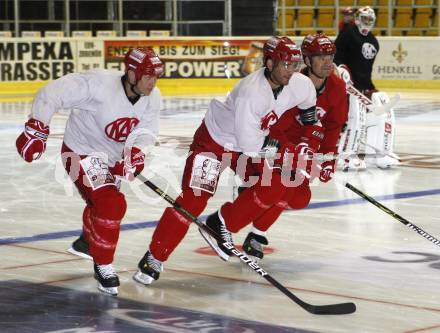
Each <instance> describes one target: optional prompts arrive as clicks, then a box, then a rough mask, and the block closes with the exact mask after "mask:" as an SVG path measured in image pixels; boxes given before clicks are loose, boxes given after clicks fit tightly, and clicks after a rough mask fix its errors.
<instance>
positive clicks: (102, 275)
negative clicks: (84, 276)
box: [93, 264, 119, 296]
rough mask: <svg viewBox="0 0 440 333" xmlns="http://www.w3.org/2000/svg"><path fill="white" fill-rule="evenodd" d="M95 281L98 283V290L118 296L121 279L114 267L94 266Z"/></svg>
mask: <svg viewBox="0 0 440 333" xmlns="http://www.w3.org/2000/svg"><path fill="white" fill-rule="evenodd" d="M93 268H94V269H95V280H96V281H98V289H99V290H100V291H102V292H104V293H106V294H110V295H112V296H116V295H118V287H119V278H118V276H117V275H116V272H115V270H114V268H113V265H112V264H110V265H98V264H94V265H93Z"/></svg>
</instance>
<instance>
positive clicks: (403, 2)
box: [396, 0, 412, 7]
mask: <svg viewBox="0 0 440 333" xmlns="http://www.w3.org/2000/svg"><path fill="white" fill-rule="evenodd" d="M396 6H397V7H399V6H412V0H396Z"/></svg>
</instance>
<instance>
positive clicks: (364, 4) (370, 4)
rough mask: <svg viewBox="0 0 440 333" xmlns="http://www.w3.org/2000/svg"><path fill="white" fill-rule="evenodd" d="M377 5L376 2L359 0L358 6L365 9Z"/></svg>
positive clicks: (373, 0)
mask: <svg viewBox="0 0 440 333" xmlns="http://www.w3.org/2000/svg"><path fill="white" fill-rule="evenodd" d="M375 4H376V1H375V0H358V2H357V6H358V7H363V6H370V7H373V6H374V5H375Z"/></svg>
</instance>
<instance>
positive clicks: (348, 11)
mask: <svg viewBox="0 0 440 333" xmlns="http://www.w3.org/2000/svg"><path fill="white" fill-rule="evenodd" d="M341 13H342V15H344V16H348V15H354V9H353V8H351V7H345V8H344V9H343V10H341Z"/></svg>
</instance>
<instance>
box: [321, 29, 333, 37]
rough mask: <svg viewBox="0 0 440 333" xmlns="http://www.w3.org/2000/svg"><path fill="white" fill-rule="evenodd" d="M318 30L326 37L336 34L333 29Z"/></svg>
mask: <svg viewBox="0 0 440 333" xmlns="http://www.w3.org/2000/svg"><path fill="white" fill-rule="evenodd" d="M320 32H321V33H322V34H324V35H326V36H327V37H335V36H336V35H337V34H336V31H335V29H324V30H322V31H320Z"/></svg>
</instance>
